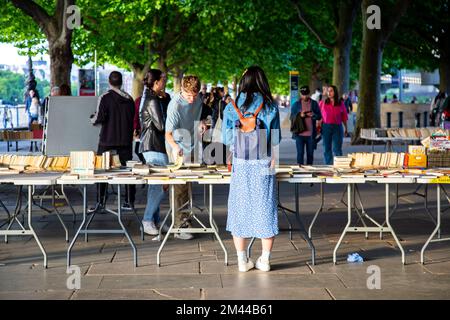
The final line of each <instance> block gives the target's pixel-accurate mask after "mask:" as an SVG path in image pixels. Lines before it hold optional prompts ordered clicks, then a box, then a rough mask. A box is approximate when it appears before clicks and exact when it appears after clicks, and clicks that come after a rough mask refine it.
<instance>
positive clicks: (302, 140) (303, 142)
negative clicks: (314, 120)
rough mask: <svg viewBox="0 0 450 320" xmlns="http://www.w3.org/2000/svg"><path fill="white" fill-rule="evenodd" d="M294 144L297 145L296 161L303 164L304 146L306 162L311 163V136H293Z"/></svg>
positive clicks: (312, 154) (312, 147)
mask: <svg viewBox="0 0 450 320" xmlns="http://www.w3.org/2000/svg"><path fill="white" fill-rule="evenodd" d="M294 140H295V145H296V147H297V163H298V164H305V162H304V159H305V148H306V164H308V165H310V164H313V160H314V143H313V138H312V136H295V137H294Z"/></svg>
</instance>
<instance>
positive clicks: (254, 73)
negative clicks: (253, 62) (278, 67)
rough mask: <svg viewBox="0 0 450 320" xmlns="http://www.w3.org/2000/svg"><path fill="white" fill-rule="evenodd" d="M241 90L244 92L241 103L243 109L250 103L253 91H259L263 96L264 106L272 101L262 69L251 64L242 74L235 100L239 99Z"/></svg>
mask: <svg viewBox="0 0 450 320" xmlns="http://www.w3.org/2000/svg"><path fill="white" fill-rule="evenodd" d="M242 92H244V93H246V97H245V101H244V104H243V105H242V107H244V109H247V108H248V107H249V106H250V105H251V104H252V102H253V94H254V93H260V94H261V95H262V96H263V100H264V107H265V106H266V105H267V104H268V103H273V97H272V93H271V92H270V87H269V81H267V77H266V74H265V73H264V71H263V69H261V68H260V67H258V66H251V67H250V68H248V69H247V70H246V71H245V72H244V74H243V75H242V78H241V80H240V81H239V94H238V96H237V98H236V101H239V97H240V96H241V93H242Z"/></svg>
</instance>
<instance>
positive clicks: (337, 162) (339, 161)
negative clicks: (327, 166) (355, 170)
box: [333, 156, 353, 169]
mask: <svg viewBox="0 0 450 320" xmlns="http://www.w3.org/2000/svg"><path fill="white" fill-rule="evenodd" d="M352 163H353V158H352V157H351V156H336V157H334V165H333V166H334V167H335V168H338V169H349V168H351V167H352Z"/></svg>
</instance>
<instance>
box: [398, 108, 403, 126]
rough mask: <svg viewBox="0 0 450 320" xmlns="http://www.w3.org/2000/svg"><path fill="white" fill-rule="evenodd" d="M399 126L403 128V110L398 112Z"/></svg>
mask: <svg viewBox="0 0 450 320" xmlns="http://www.w3.org/2000/svg"><path fill="white" fill-rule="evenodd" d="M398 127H399V128H403V111H399V112H398Z"/></svg>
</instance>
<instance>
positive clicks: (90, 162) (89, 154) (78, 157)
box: [70, 151, 97, 176]
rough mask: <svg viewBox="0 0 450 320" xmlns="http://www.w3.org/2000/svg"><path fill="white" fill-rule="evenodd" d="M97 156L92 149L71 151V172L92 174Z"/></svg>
mask: <svg viewBox="0 0 450 320" xmlns="http://www.w3.org/2000/svg"><path fill="white" fill-rule="evenodd" d="M96 160H97V157H96V155H95V153H94V152H93V151H72V152H71V153H70V163H71V170H70V173H71V174H79V175H88V176H92V175H93V174H94V171H95V169H96V162H97V161H96Z"/></svg>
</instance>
